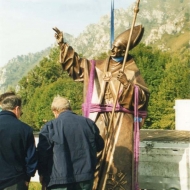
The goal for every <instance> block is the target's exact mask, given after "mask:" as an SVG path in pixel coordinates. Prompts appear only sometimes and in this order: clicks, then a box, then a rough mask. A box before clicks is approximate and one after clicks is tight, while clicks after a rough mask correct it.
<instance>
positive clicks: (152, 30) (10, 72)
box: [0, 0, 190, 91]
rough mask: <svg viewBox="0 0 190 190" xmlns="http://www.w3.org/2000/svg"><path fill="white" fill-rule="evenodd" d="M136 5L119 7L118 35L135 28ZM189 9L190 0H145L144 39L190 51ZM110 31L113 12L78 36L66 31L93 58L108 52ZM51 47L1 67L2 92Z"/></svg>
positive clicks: (67, 37)
mask: <svg viewBox="0 0 190 190" xmlns="http://www.w3.org/2000/svg"><path fill="white" fill-rule="evenodd" d="M134 5H135V3H134V4H132V5H131V6H130V7H128V8H127V9H115V23H114V27H115V37H116V36H117V35H119V34H120V33H121V32H123V31H125V30H126V29H129V28H130V27H131V23H132V21H133V17H134ZM189 10H190V1H189V0H172V1H171V0H141V2H140V6H139V13H138V14H137V20H136V23H135V25H138V24H142V25H143V26H144V28H145V32H144V36H143V38H142V42H143V43H144V44H146V45H151V46H154V47H156V48H159V49H161V50H163V51H170V52H171V53H172V52H175V51H180V52H182V51H189V47H190V27H189V26H190V11H189ZM57 27H58V28H59V26H57ZM59 29H60V30H61V28H59ZM63 32H64V31H63ZM109 33H110V15H104V16H102V17H101V18H100V20H99V22H98V23H96V24H90V25H88V26H87V27H86V28H85V29H84V31H83V32H82V33H81V34H80V35H79V36H78V37H76V38H74V37H73V36H71V35H69V34H64V38H65V41H66V42H68V43H69V44H71V45H72V46H73V48H74V49H75V50H76V51H77V52H78V53H79V54H80V55H82V56H84V57H87V58H89V59H92V58H96V57H98V56H99V55H100V54H101V53H108V51H109V49H110V35H109ZM50 49H51V48H47V49H46V50H43V51H41V52H39V53H36V54H28V55H22V56H17V58H14V59H12V60H10V61H9V62H8V63H7V65H5V66H4V67H2V68H0V89H1V90H0V91H5V90H6V89H7V88H8V86H13V87H15V86H16V84H17V83H18V81H19V80H20V79H21V78H22V77H23V76H24V75H25V74H26V73H27V72H28V71H29V70H30V69H32V68H33V67H34V66H35V65H36V64H38V63H39V61H40V60H41V59H42V58H43V57H44V56H48V54H49V50H50Z"/></svg>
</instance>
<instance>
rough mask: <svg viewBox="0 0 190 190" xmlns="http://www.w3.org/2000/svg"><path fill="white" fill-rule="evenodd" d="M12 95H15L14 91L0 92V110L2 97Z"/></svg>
mask: <svg viewBox="0 0 190 190" xmlns="http://www.w3.org/2000/svg"><path fill="white" fill-rule="evenodd" d="M12 95H15V93H14V92H12V91H11V92H5V93H3V94H1V95H0V111H1V109H2V108H1V102H2V101H3V99H5V98H6V97H8V96H12Z"/></svg>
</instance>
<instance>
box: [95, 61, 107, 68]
mask: <svg viewBox="0 0 190 190" xmlns="http://www.w3.org/2000/svg"><path fill="white" fill-rule="evenodd" d="M95 62H96V68H98V69H99V70H103V69H104V67H105V59H104V60H95Z"/></svg>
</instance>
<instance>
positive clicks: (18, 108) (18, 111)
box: [13, 106, 20, 118]
mask: <svg viewBox="0 0 190 190" xmlns="http://www.w3.org/2000/svg"><path fill="white" fill-rule="evenodd" d="M13 112H14V113H15V115H16V117H17V118H19V117H20V107H19V106H16V107H15V109H14V110H13Z"/></svg>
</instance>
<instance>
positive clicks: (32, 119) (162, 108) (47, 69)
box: [19, 44, 190, 130]
mask: <svg viewBox="0 0 190 190" xmlns="http://www.w3.org/2000/svg"><path fill="white" fill-rule="evenodd" d="M131 54H132V55H133V56H134V57H135V60H136V62H137V65H138V67H139V68H140V70H141V73H142V75H143V77H144V78H145V81H146V82H147V84H148V86H149V89H150V91H151V96H150V102H149V108H148V113H149V114H148V118H147V120H146V123H145V125H144V128H154V129H155V128H162V129H174V127H175V124H174V120H175V113H174V109H173V106H174V105H175V99H186V98H188V99H189V98H190V86H189V81H190V70H189V68H190V55H189V52H188V51H186V52H184V53H183V54H181V55H180V56H179V54H178V53H173V54H172V55H171V54H170V53H169V52H168V53H167V52H162V51H160V50H157V49H153V48H152V47H150V46H145V45H144V44H140V45H138V46H137V47H136V48H134V49H133V50H132V52H131ZM105 56H107V55H106V53H105V54H101V55H100V56H99V57H98V58H104V57H105ZM58 59H59V50H58V49H57V48H56V47H55V48H53V49H52V50H51V52H50V55H49V57H45V58H43V60H42V61H40V63H39V65H38V66H36V67H35V68H34V69H32V70H31V71H30V72H29V73H28V75H27V76H25V77H24V78H22V80H21V81H20V82H19V85H20V91H19V94H20V95H21V96H22V98H23V102H24V106H23V112H24V114H23V116H22V120H23V121H25V122H27V123H28V124H29V125H31V126H33V128H34V129H35V130H39V129H40V128H41V126H42V125H43V123H44V122H46V121H47V120H50V119H51V118H53V115H52V113H51V109H50V105H51V102H52V99H53V97H54V96H55V95H58V94H59V95H62V96H66V97H68V98H69V99H70V100H71V104H72V108H73V110H74V112H76V113H78V114H81V113H82V112H81V105H82V103H83V97H82V94H83V89H82V88H83V85H82V83H80V82H74V81H72V79H70V78H69V77H68V75H67V73H65V72H63V71H62V69H61V66H60V65H59V63H58Z"/></svg>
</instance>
